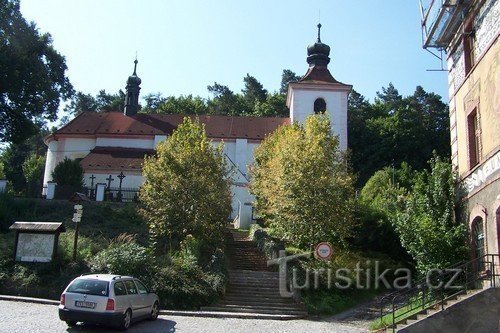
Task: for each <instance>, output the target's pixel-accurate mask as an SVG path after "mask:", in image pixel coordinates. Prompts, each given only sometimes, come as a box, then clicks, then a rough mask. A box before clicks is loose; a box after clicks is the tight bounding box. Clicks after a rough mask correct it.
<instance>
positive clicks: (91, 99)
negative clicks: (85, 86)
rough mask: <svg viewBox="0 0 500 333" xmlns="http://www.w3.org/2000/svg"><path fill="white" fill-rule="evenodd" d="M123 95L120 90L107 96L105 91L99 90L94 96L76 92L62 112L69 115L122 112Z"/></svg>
mask: <svg viewBox="0 0 500 333" xmlns="http://www.w3.org/2000/svg"><path fill="white" fill-rule="evenodd" d="M124 103H125V93H124V92H123V91H121V90H119V91H118V93H116V94H108V93H107V92H106V90H100V91H99V93H98V94H97V95H96V96H93V95H92V94H85V93H82V92H77V93H76V94H75V95H74V96H73V98H72V99H71V102H70V103H69V104H68V105H67V106H66V107H65V108H64V111H66V112H68V113H70V114H71V115H75V116H76V115H78V114H80V113H82V112H110V111H121V110H123V107H124Z"/></svg>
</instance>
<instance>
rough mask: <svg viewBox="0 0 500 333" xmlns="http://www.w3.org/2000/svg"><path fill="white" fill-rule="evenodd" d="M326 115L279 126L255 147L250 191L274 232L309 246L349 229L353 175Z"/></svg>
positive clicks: (339, 237)
mask: <svg viewBox="0 0 500 333" xmlns="http://www.w3.org/2000/svg"><path fill="white" fill-rule="evenodd" d="M346 164H347V163H346V157H345V155H344V154H343V153H342V152H340V151H339V144H338V140H337V138H336V136H335V135H333V133H332V131H331V127H330V121H329V120H328V118H327V117H326V116H323V115H313V116H309V117H308V118H307V120H306V122H305V124H304V125H299V124H291V125H285V126H282V127H280V128H278V129H277V130H276V131H275V132H274V133H273V134H271V135H270V136H268V137H267V138H266V139H265V140H264V141H263V142H262V144H261V145H260V146H259V147H257V148H256V150H255V163H254V165H253V166H252V168H251V175H252V183H251V192H252V193H253V194H254V195H255V197H256V204H257V210H258V212H259V213H260V214H262V215H263V216H265V217H266V220H267V221H268V223H269V224H270V226H271V228H272V230H273V231H274V233H275V234H276V235H277V236H279V237H280V238H282V239H285V240H288V241H290V242H291V243H293V244H294V245H296V246H299V247H302V248H310V247H311V246H313V245H315V244H317V243H319V242H321V241H330V242H332V243H334V244H336V245H337V246H343V245H345V241H346V239H347V238H348V237H349V236H351V235H352V228H353V224H354V222H353V219H352V200H353V197H354V193H353V187H352V182H353V177H352V175H351V174H350V173H349V171H348V170H347V166H346Z"/></svg>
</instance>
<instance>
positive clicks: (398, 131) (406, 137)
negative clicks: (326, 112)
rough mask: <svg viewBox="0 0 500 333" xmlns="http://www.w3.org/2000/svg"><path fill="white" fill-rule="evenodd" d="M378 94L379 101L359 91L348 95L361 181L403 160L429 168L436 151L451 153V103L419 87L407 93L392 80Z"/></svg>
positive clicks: (351, 135)
mask: <svg viewBox="0 0 500 333" xmlns="http://www.w3.org/2000/svg"><path fill="white" fill-rule="evenodd" d="M377 96H378V97H377V98H376V100H375V102H374V103H369V102H368V101H367V100H366V99H365V98H364V97H363V96H362V95H360V94H359V93H357V92H356V91H353V92H352V93H351V95H350V96H349V110H348V131H349V148H350V149H351V150H352V164H353V167H354V170H355V171H356V172H357V173H358V176H359V177H358V185H359V186H362V185H363V184H364V183H365V182H366V181H367V180H368V178H370V176H371V175H373V173H374V172H375V171H377V170H380V169H382V168H384V167H387V166H391V165H392V166H394V165H400V164H401V163H402V162H406V163H408V165H409V166H411V167H412V168H413V169H415V170H423V169H426V168H427V167H428V165H427V164H426V162H425V161H428V160H429V159H430V158H431V157H432V151H433V150H435V151H436V152H437V154H438V155H439V156H443V157H447V156H449V155H450V148H449V119H448V108H447V106H446V105H445V104H444V103H443V102H442V101H441V97H440V96H438V95H436V94H434V93H427V92H426V91H425V90H424V89H423V88H422V87H420V86H417V88H416V90H415V92H414V94H413V95H411V96H407V97H403V96H401V95H400V94H399V92H398V90H397V89H396V88H395V87H394V86H393V85H392V84H389V86H388V87H387V88H382V92H378V93H377Z"/></svg>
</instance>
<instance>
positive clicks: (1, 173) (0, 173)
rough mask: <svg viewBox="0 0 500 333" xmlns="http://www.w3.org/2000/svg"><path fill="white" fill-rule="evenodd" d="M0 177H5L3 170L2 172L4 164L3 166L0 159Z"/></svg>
mask: <svg viewBox="0 0 500 333" xmlns="http://www.w3.org/2000/svg"><path fill="white" fill-rule="evenodd" d="M0 179H5V172H4V166H3V162H2V161H0Z"/></svg>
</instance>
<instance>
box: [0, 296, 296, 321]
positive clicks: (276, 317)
mask: <svg viewBox="0 0 500 333" xmlns="http://www.w3.org/2000/svg"><path fill="white" fill-rule="evenodd" d="M0 300H1V301H11V302H25V303H35V304H45V305H59V301H56V300H52V299H43V298H34V297H23V296H10V295H0ZM160 315H164V316H185V317H205V318H237V319H268V320H297V319H304V317H301V316H294V315H273V314H263V313H240V312H216V311H178V310H160Z"/></svg>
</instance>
